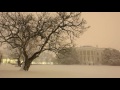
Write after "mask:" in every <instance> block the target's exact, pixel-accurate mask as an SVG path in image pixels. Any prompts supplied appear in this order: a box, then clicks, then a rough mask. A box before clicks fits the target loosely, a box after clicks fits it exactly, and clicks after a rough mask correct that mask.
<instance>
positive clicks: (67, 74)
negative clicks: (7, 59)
mask: <svg viewBox="0 0 120 90" xmlns="http://www.w3.org/2000/svg"><path fill="white" fill-rule="evenodd" d="M0 78H120V66H84V65H31V67H30V70H29V71H28V72H25V71H20V67H15V65H10V64H6V65H0Z"/></svg>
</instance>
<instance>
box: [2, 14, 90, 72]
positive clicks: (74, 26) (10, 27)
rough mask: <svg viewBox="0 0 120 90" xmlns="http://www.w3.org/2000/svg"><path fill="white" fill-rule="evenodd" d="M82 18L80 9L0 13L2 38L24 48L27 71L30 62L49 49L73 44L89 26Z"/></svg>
mask: <svg viewBox="0 0 120 90" xmlns="http://www.w3.org/2000/svg"><path fill="white" fill-rule="evenodd" d="M85 24H86V21H85V20H84V19H81V12H54V13H50V12H49V13H47V12H41V13H33V14H31V13H25V12H24V13H22V12H2V13H1V14H0V42H1V43H8V44H9V45H11V47H12V48H17V49H19V48H20V49H21V51H22V55H23V56H24V63H23V70H25V71H28V70H29V67H30V65H31V62H32V61H33V60H34V59H35V58H37V57H38V56H39V55H40V54H41V53H42V52H44V51H46V50H50V51H54V52H56V53H57V51H59V50H60V49H62V48H63V47H69V46H71V45H72V41H73V39H75V37H76V38H77V37H79V36H80V34H82V33H83V32H84V31H85V30H86V29H87V28H88V27H86V26H85Z"/></svg>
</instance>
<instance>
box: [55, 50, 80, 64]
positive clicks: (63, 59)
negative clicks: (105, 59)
mask: <svg viewBox="0 0 120 90" xmlns="http://www.w3.org/2000/svg"><path fill="white" fill-rule="evenodd" d="M57 57H58V58H57V59H56V60H57V62H58V64H80V61H79V58H78V57H79V55H78V53H77V52H76V50H75V48H65V49H62V50H60V51H59V52H58V55H57Z"/></svg>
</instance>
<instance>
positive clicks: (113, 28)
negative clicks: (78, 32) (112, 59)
mask: <svg viewBox="0 0 120 90" xmlns="http://www.w3.org/2000/svg"><path fill="white" fill-rule="evenodd" d="M82 17H84V19H85V20H86V21H87V22H88V25H90V26H91V28H89V29H88V31H86V32H85V33H84V34H83V35H82V36H81V37H80V39H78V40H76V44H77V46H83V45H91V46H96V45H98V46H99V47H101V48H102V47H103V48H104V47H110V48H115V49H118V50H120V40H119V39H120V12H83V13H82Z"/></svg>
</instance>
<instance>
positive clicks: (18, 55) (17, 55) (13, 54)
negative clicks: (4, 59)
mask: <svg viewBox="0 0 120 90" xmlns="http://www.w3.org/2000/svg"><path fill="white" fill-rule="evenodd" d="M7 49H9V50H10V52H9V58H12V59H17V65H18V66H19V67H21V59H22V60H23V58H22V50H21V48H15V49H13V48H12V47H11V46H9V45H7Z"/></svg>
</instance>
